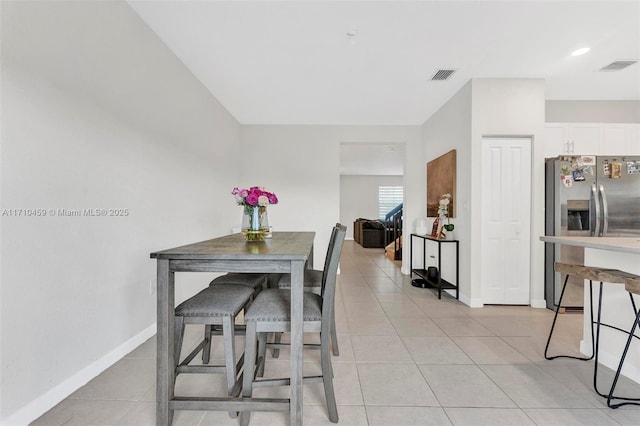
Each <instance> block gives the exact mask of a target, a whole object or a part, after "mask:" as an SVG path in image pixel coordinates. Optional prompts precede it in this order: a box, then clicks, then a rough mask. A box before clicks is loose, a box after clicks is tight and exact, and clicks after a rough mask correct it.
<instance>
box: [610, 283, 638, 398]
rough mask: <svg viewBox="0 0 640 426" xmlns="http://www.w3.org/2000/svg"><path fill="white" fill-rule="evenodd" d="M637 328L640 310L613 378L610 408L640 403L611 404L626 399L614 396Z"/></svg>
mask: <svg viewBox="0 0 640 426" xmlns="http://www.w3.org/2000/svg"><path fill="white" fill-rule="evenodd" d="M629 296H631V302H632V303H633V304H634V308H635V303H634V302H633V295H632V294H631V293H629ZM636 328H640V312H638V313H637V315H636V319H635V321H634V322H633V325H632V326H631V330H630V331H629V338H628V339H627V344H626V345H625V347H624V351H623V352H622V357H621V358H620V364H618V370H616V375H615V377H614V378H613V383H612V384H611V390H610V391H609V395H607V406H608V407H610V408H618V407H621V406H623V405H640V403H637V402H622V403H620V404H611V400H612V399H625V398H616V397H615V396H613V391H614V390H615V388H616V385H617V384H618V378H620V372H621V371H622V365H623V364H624V359H625V358H626V356H627V352H628V351H629V346H631V340H632V339H633V336H634V335H633V333H634V332H635V331H636ZM626 399H627V400H634V401H637V400H638V399H631V398H626Z"/></svg>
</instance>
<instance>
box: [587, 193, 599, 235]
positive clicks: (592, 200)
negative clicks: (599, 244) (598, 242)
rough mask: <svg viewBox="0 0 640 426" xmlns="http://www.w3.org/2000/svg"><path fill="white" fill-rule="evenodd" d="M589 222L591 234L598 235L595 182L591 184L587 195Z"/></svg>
mask: <svg viewBox="0 0 640 426" xmlns="http://www.w3.org/2000/svg"><path fill="white" fill-rule="evenodd" d="M589 222H590V223H589V229H590V230H591V236H592V237H598V236H600V203H599V202H598V189H597V187H596V184H595V183H594V184H593V185H591V195H590V197H589Z"/></svg>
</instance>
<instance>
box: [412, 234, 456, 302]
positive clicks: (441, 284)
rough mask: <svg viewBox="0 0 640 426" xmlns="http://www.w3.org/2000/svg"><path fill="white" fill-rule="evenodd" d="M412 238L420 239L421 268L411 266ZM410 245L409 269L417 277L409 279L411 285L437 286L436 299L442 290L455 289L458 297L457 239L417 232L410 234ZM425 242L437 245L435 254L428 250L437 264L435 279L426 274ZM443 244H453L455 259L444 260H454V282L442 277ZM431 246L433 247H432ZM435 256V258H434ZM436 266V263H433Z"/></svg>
mask: <svg viewBox="0 0 640 426" xmlns="http://www.w3.org/2000/svg"><path fill="white" fill-rule="evenodd" d="M414 238H418V239H422V265H421V268H414V267H413V239H414ZM410 244H411V247H410V250H411V251H410V253H411V254H410V269H411V273H412V274H415V275H417V276H418V277H419V278H416V279H414V280H412V281H411V285H413V286H414V287H421V288H437V289H438V299H442V290H443V289H444V290H455V291H456V299H458V298H459V290H458V287H459V285H458V284H459V283H458V276H459V267H458V257H459V251H460V250H459V241H458V240H439V239H437V238H432V237H430V236H426V235H418V234H411V241H410ZM427 244H429V245H432V246H433V245H437V255H436V254H435V251H433V250H432V251H429V253H431V254H429V258H430V259H432V260H433V261H434V263H435V264H437V268H438V278H437V279H435V280H434V279H432V278H430V277H429V275H428V269H427ZM443 244H447V245H451V244H453V245H455V252H456V255H455V259H450V258H446V259H445V262H446V261H455V270H456V272H455V282H454V281H448V280H445V279H444V278H442V263H443V262H442V248H443V247H442V246H443ZM432 248H433V247H432ZM436 257H437V259H436ZM434 266H436V265H434Z"/></svg>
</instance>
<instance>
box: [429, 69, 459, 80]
mask: <svg viewBox="0 0 640 426" xmlns="http://www.w3.org/2000/svg"><path fill="white" fill-rule="evenodd" d="M454 72H456V70H453V69H441V70H437V71H436V73H435V74H434V75H433V77H431V81H444V80H446V79H448V78H449V77H451V75H452V74H453V73H454Z"/></svg>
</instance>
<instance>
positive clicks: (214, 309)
mask: <svg viewBox="0 0 640 426" xmlns="http://www.w3.org/2000/svg"><path fill="white" fill-rule="evenodd" d="M252 295H253V289H252V288H250V287H246V286H243V285H237V284H218V285H215V286H211V287H207V288H205V289H204V290H202V291H201V292H200V293H198V294H196V295H195V296H193V297H191V298H189V299H187V300H185V301H184V302H182V303H181V304H180V305H178V306H177V307H176V310H175V314H176V316H184V317H225V316H235V315H238V313H239V312H240V311H241V310H242V309H243V308H244V306H245V305H246V304H247V302H248V301H249V300H250V298H251V296H252Z"/></svg>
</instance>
